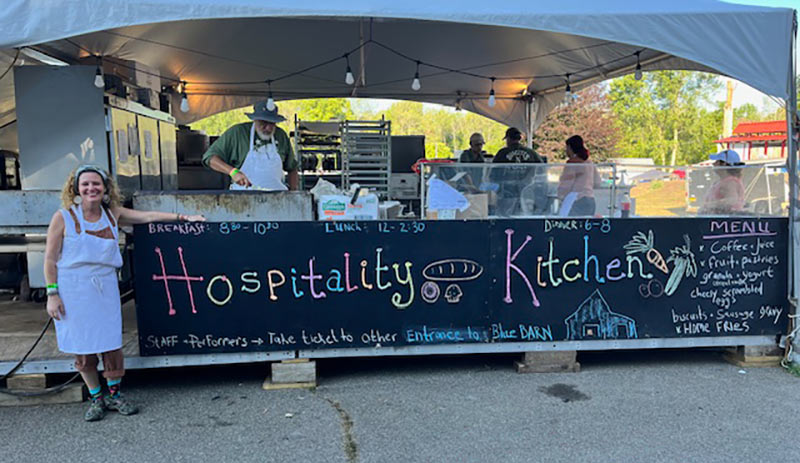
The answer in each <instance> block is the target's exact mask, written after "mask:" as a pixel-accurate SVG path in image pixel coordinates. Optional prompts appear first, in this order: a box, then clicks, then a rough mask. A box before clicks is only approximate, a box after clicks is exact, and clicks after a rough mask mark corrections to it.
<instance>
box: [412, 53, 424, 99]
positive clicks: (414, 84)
mask: <svg viewBox="0 0 800 463" xmlns="http://www.w3.org/2000/svg"><path fill="white" fill-rule="evenodd" d="M420 88H422V84H420V82H419V61H417V72H415V73H414V80H412V81H411V90H414V91H415V92H416V91H419V89H420Z"/></svg>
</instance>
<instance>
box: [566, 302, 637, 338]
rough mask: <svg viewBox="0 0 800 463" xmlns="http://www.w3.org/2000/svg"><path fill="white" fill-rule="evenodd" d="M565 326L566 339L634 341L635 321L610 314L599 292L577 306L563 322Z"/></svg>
mask: <svg viewBox="0 0 800 463" xmlns="http://www.w3.org/2000/svg"><path fill="white" fill-rule="evenodd" d="M564 323H566V324H567V339H569V340H570V341H578V340H588V339H636V338H637V337H638V335H637V334H636V321H635V320H634V319H632V318H631V317H627V316H625V315H622V314H618V313H615V312H612V311H611V309H610V308H609V307H608V303H607V302H606V300H605V298H603V295H602V294H600V291H599V290H594V292H593V293H592V295H591V296H589V297H587V298H586V300H585V301H583V302H582V303H581V305H579V306H578V310H576V311H575V312H574V313H573V314H572V315H570V316H569V317H567V319H566V320H564Z"/></svg>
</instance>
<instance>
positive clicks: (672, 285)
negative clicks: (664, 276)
mask: <svg viewBox="0 0 800 463" xmlns="http://www.w3.org/2000/svg"><path fill="white" fill-rule="evenodd" d="M683 240H684V241H685V242H686V244H685V245H683V246H678V247H675V248H672V249H670V251H669V254H670V256H669V258H668V259H667V262H672V263H673V267H672V273H670V275H669V279H668V280H667V284H666V285H665V286H664V294H666V295H667V296H671V295H672V293H674V292H675V290H676V289H678V285H680V284H681V280H682V279H683V277H684V276H690V277H696V276H697V262H696V261H695V259H694V253H693V252H692V245H691V241H689V235H683Z"/></svg>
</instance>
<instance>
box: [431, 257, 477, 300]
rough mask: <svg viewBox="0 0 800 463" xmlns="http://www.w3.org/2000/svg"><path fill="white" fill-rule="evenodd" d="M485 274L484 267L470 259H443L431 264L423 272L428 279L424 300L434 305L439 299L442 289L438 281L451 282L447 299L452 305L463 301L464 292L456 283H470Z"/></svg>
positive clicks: (447, 291)
mask: <svg viewBox="0 0 800 463" xmlns="http://www.w3.org/2000/svg"><path fill="white" fill-rule="evenodd" d="M482 273H483V266H482V265H481V264H479V263H477V262H475V261H474V260H469V259H460V258H452V259H443V260H437V261H436V262H431V263H430V264H428V265H427V266H426V267H425V268H424V269H423V270H422V276H424V277H425V278H427V279H428V281H426V282H425V283H423V284H422V299H423V300H424V301H425V302H427V303H429V304H433V303H434V302H436V301H437V300H438V299H439V295H440V294H441V289H440V288H439V285H438V284H436V283H434V282H436V281H447V282H451V284H450V285H448V286H447V289H446V290H445V295H444V296H445V299H446V300H447V302H449V303H450V304H455V303H457V302H458V301H460V300H461V296H462V295H463V292H462V291H461V287H460V286H458V284H456V283H452V282H455V281H470V280H474V279H476V278H478V277H479V276H481V274H482Z"/></svg>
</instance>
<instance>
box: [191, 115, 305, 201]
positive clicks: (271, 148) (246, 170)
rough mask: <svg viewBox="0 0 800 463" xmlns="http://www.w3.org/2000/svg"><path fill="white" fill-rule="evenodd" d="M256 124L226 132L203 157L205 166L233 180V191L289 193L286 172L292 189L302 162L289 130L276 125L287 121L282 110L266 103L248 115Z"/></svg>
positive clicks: (295, 184)
mask: <svg viewBox="0 0 800 463" xmlns="http://www.w3.org/2000/svg"><path fill="white" fill-rule="evenodd" d="M247 117H249V118H250V119H251V120H252V121H253V122H244V123H242V124H236V125H234V126H233V127H231V128H229V129H228V130H226V131H225V132H224V133H223V134H222V135H221V136H220V137H219V138H218V139H217V141H215V142H214V144H212V145H211V147H210V148H208V151H206V153H205V154H204V155H203V164H205V165H206V166H207V167H210V168H211V169H213V170H215V171H217V172H219V173H222V174H225V175H229V176H230V177H231V190H243V189H247V188H255V189H260V190H269V191H285V190H286V189H287V187H286V183H284V171H285V172H286V180H287V181H288V184H289V188H288V189H290V190H296V189H297V185H298V175H297V168H298V162H297V158H296V157H295V155H294V152H293V150H292V143H291V141H290V140H289V136H288V135H286V131H284V130H283V129H281V128H280V127H277V126H276V124H277V123H279V122H283V121H285V120H286V118H285V117H283V116H281V115H280V114H278V107H277V106H275V107H273V109H269V107H268V106H267V102H266V101H262V102H259V103H256V104H255V105H253V112H252V113H249V114H247Z"/></svg>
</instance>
